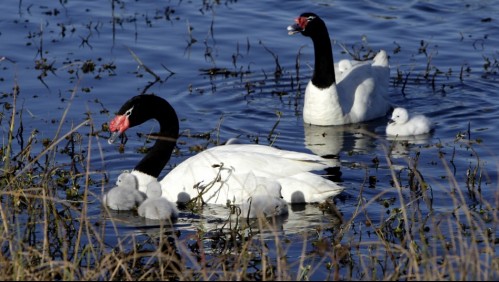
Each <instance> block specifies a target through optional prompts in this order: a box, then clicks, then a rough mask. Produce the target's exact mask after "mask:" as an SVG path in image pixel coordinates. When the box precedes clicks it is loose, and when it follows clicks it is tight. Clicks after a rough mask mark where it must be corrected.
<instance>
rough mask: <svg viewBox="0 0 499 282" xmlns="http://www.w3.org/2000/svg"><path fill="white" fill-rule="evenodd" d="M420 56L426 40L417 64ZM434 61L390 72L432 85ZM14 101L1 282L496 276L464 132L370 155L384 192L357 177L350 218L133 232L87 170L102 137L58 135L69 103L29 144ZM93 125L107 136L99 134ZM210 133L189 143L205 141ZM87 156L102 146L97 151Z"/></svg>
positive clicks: (86, 129)
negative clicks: (429, 161) (460, 165)
mask: <svg viewBox="0 0 499 282" xmlns="http://www.w3.org/2000/svg"><path fill="white" fill-rule="evenodd" d="M427 47H428V45H427V44H425V42H422V43H421V48H422V49H421V52H422V53H423V54H425V55H426V54H428V53H427V52H426V49H427ZM264 48H265V49H266V50H267V51H268V52H269V53H270V54H271V55H272V56H273V58H274V59H275V64H276V68H275V70H276V71H275V73H274V75H275V78H276V79H278V76H280V74H281V72H282V68H281V67H280V65H279V62H278V58H277V56H276V55H275V54H274V53H273V52H272V51H270V49H267V48H266V47H265V46H264ZM300 50H301V49H300ZM355 50H357V51H355ZM359 52H366V54H368V55H369V56H371V55H372V54H374V52H372V50H371V49H369V48H360V49H354V53H355V56H358V57H359V58H367V57H369V56H367V57H365V56H364V57H362V56H360V53H359ZM132 54H133V53H132ZM429 54H430V55H426V56H427V57H428V63H427V65H426V66H427V67H426V69H425V70H424V71H423V73H422V74H413V73H411V72H408V73H402V72H398V79H396V81H395V83H396V84H397V83H401V84H402V86H401V88H402V93H403V92H404V87H405V85H406V83H407V81H408V80H409V79H412V80H414V81H416V80H418V79H419V77H423V78H424V80H425V81H424V82H425V83H427V84H431V85H432V87H433V89H435V84H434V82H435V79H434V78H435V77H436V75H441V74H442V72H439V71H437V69H436V68H435V67H433V66H432V64H431V62H432V57H431V52H430V53H429ZM355 56H354V57H355ZM134 58H136V60H137V62H138V63H139V65H141V66H142V67H143V68H144V69H145V68H146V66H145V65H144V64H143V63H141V62H140V60H139V59H138V57H137V56H134ZM489 61H490V60H489ZM234 64H235V63H234ZM491 64H493V66H492V67H490V66H488V68H489V69H494V68H497V61H496V60H495V59H494V60H493V63H491ZM494 65H495V66H494ZM299 69H300V53H298V56H297V58H296V83H297V93H301V92H302V91H301V88H300V85H301V84H300V83H299V82H300V81H301V80H303V79H300V75H299ZM216 70H217V71H218V69H216ZM432 71H433V73H432ZM148 72H149V71H148ZM149 73H150V74H151V75H153V76H154V77H155V78H156V80H155V81H154V82H157V81H158V76H156V75H155V74H154V73H153V72H152V70H151V71H150V72H149ZM215 74H217V73H215ZM277 74H279V75H277ZM414 77H415V78H414ZM460 79H461V80H462V79H463V70H461V73H460ZM165 80H166V79H165ZM397 86H399V85H398V84H397ZM442 87H443V86H442ZM76 89H77V87H75V88H74V90H73V92H72V97H74V95H75V93H76V91H77V90H76ZM145 90H147V88H146V89H145ZM145 90H144V91H145ZM18 92H19V85H17V83H15V84H14V86H13V88H12V93H10V95H9V96H10V97H11V98H12V103H9V106H8V107H7V106H5V107H4V112H3V115H2V119H1V123H2V130H4V132H3V136H4V139H3V144H2V148H1V149H2V150H1V154H2V155H1V156H2V165H1V167H2V171H1V174H0V182H1V188H0V189H1V190H0V218H1V224H0V269H1V270H2V271H1V272H0V279H2V280H24V281H27V280H126V281H134V280H190V281H193V280H232V281H234V280H291V279H292V280H340V279H341V280H432V281H436V280H474V281H483V280H497V279H499V258H498V257H497V249H498V247H497V245H498V243H499V238H497V235H498V223H499V218H498V212H497V207H498V205H499V196H498V194H497V191H495V192H493V193H488V194H487V195H493V197H484V196H483V195H482V185H483V183H484V182H486V181H487V177H488V175H487V169H489V170H490V169H491V168H490V167H486V166H485V165H486V163H484V162H483V161H482V160H481V158H480V156H479V154H478V150H476V148H477V146H481V141H480V140H473V139H472V138H471V130H470V128H468V130H467V131H465V132H463V133H461V132H460V133H458V134H457V135H456V139H455V142H454V147H453V153H452V154H446V153H445V152H444V151H443V149H442V148H443V147H449V145H448V144H430V145H428V147H429V148H422V149H421V150H419V151H417V152H416V153H415V154H414V155H407V156H405V157H404V158H400V157H398V156H395V154H394V153H393V147H394V146H395V145H396V144H398V142H402V141H399V140H395V141H392V142H391V143H386V144H385V146H384V148H385V152H384V155H382V156H378V158H376V166H377V167H383V166H384V167H385V169H386V171H388V172H389V181H387V182H389V183H383V185H381V186H383V187H385V189H378V190H373V189H372V188H371V187H370V186H376V185H379V184H377V180H376V179H375V178H374V177H373V176H371V175H369V174H368V173H366V174H365V176H364V179H363V181H361V184H360V186H359V187H357V188H358V192H359V193H356V195H355V196H354V200H351V202H354V203H356V204H355V206H354V208H353V211H352V212H350V213H348V214H347V213H345V212H343V211H341V205H338V206H336V205H335V204H334V202H332V201H331V202H328V203H325V204H323V205H321V206H320V208H321V210H322V211H323V213H324V217H326V218H328V219H330V220H329V222H328V223H324V224H322V225H321V226H318V227H316V229H315V230H312V231H311V230H309V229H307V230H303V231H298V232H296V234H294V235H291V236H290V235H286V234H284V233H283V231H282V228H281V227H280V223H279V220H280V219H278V218H265V219H264V218H261V219H257V220H249V219H245V218H244V216H241V214H240V212H238V209H237V208H236V207H233V206H231V207H229V208H228V209H227V211H231V212H230V213H229V214H228V215H227V217H225V218H223V219H220V220H219V221H217V222H216V224H209V223H206V224H204V223H200V224H199V225H198V226H197V229H195V228H192V229H191V230H189V231H188V232H186V231H185V230H181V229H180V228H179V225H178V224H177V223H176V222H173V223H171V222H156V223H154V225H153V226H154V228H147V229H145V231H144V229H143V228H137V232H133V231H132V232H124V230H129V229H130V227H128V229H127V228H123V226H126V221H127V220H129V219H130V218H134V217H137V215H136V214H135V213H134V212H130V213H124V214H123V213H116V212H113V211H110V210H108V209H107V208H106V207H105V206H101V205H100V197H101V195H102V193H103V191H104V189H105V187H106V185H107V184H108V181H109V179H108V177H107V173H106V172H102V171H95V170H93V169H92V166H91V164H90V159H91V156H90V154H91V152H95V151H98V152H100V151H101V150H100V149H99V142H98V140H99V138H101V137H100V134H101V132H99V131H96V130H95V128H98V127H97V126H95V125H94V124H93V120H92V118H91V116H89V117H88V118H87V119H86V120H84V121H83V122H82V123H80V124H78V125H75V126H73V127H72V128H71V129H70V130H68V131H67V132H65V133H63V132H62V125H63V124H64V121H65V117H66V114H67V112H68V111H69V108H70V106H71V100H72V99H70V100H69V102H68V108H67V109H66V111H65V112H64V115H63V117H62V118H61V121H60V125H59V127H58V130H57V132H56V134H55V136H54V137H53V138H52V140H48V139H43V140H38V139H37V132H36V131H34V132H30V133H26V132H24V130H23V122H22V112H23V111H22V109H18V106H17V96H18ZM297 96H298V94H297ZM280 117H281V116H280V113H277V119H276V122H275V124H274V126H273V127H272V128H271V129H270V132H269V134H268V138H267V139H268V141H269V142H273V141H275V138H277V136H278V135H277V133H276V132H274V131H275V129H276V127H277V126H278V124H279V121H280ZM221 122H222V118H221V120H220V123H221ZM220 123H219V125H218V128H217V130H215V134H216V141H214V142H212V141H210V140H207V141H206V143H209V144H211V143H216V144H218V143H219V136H218V131H219V128H220ZM4 125H5V126H4ZM99 128H102V130H104V131H105V129H106V126H100V127H99ZM212 133H213V132H210V133H208V134H203V135H202V136H194V135H193V137H192V138H203V139H206V138H208V139H210V138H211V135H212ZM373 137H375V138H379V137H377V136H373ZM25 139H26V140H27V141H26V142H25ZM37 143H41V146H40V145H37ZM402 143H403V142H402ZM206 146H208V145H206ZM206 146H202V148H199V149H195V148H194V149H192V150H193V151H195V150H202V149H205V148H206ZM403 146H410V144H405V143H404V145H403ZM94 147H97V150H92V148H94ZM459 153H461V154H463V153H466V154H468V155H471V156H472V157H471V160H470V161H469V165H468V167H467V169H466V171H456V166H455V164H454V161H455V156H456V154H459ZM101 154H102V153H101ZM430 154H431V156H428V155H430ZM435 156H436V158H437V159H438V161H439V162H438V163H437V164H435V166H438V167H440V168H442V170H443V171H444V175H443V176H442V179H443V181H442V179H440V180H435V179H432V178H431V177H430V176H429V175H427V174H426V170H425V168H424V167H421V166H420V164H421V162H422V159H425V158H429V157H431V158H433V157H435ZM101 159H102V160H103V159H104V158H103V157H102V156H101ZM373 162H374V160H373ZM488 165H489V166H493V165H494V164H490V163H489V164H488ZM220 167H223V164H221V165H220ZM432 175H433V174H432ZM379 181H386V180H383V179H382V180H379ZM490 182H491V181H488V183H490ZM492 183H494V181H492ZM99 188H100V191H99ZM201 188H203V187H200V189H201ZM204 188H206V187H204ZM492 189H497V187H495V188H492ZM201 190H202V189H201ZM436 190H438V191H439V192H438V194H445V195H447V199H446V202H448V203H452V205H451V206H449V207H447V208H443V207H440V206H439V209H435V208H434V207H433V203H434V201H437V200H438V198H436V196H435V194H437V192H436ZM373 191H375V192H374V193H375V194H374V196H373ZM368 194H370V195H369V196H367V195H368ZM373 205H382V206H383V208H384V209H385V210H386V213H379V214H378V213H375V214H373V212H372V211H379V210H382V209H381V208H378V207H374V208H373V207H372V206H373ZM96 209H99V211H98V212H96V211H95V210H96ZM202 209H203V206H202V205H193V206H192V207H183V209H182V215H184V216H185V217H187V218H190V217H196V216H197V217H199V214H200V213H202ZM96 214H97V215H96ZM203 220H204V219H201V220H200V221H201V222H202V221H203ZM281 220H282V219H281ZM284 220H285V219H284ZM140 227H142V226H140ZM132 229H133V227H132ZM297 253H298V255H296V254H297ZM291 254H294V255H291Z"/></svg>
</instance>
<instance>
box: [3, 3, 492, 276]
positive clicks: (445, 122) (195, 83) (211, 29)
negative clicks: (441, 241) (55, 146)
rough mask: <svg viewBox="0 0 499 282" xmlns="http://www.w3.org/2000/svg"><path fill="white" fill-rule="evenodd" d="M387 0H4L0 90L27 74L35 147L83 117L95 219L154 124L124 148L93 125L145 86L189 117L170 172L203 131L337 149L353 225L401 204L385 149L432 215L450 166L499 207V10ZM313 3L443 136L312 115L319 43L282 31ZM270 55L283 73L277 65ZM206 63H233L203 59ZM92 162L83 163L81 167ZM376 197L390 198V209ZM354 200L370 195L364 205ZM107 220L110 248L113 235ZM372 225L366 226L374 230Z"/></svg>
mask: <svg viewBox="0 0 499 282" xmlns="http://www.w3.org/2000/svg"><path fill="white" fill-rule="evenodd" d="M379 2H380V1H284V2H283V1H202V2H201V1H161V2H157V1H115V2H114V4H115V6H114V10H113V9H112V5H111V2H110V1H71V0H69V1H52V2H51V3H43V4H40V3H39V2H38V1H17V2H15V1H11V2H10V3H9V4H4V5H3V12H4V16H3V17H2V19H1V20H0V40H1V42H2V43H1V44H0V57H5V58H4V59H3V60H2V61H0V67H1V69H0V78H1V79H0V91H1V92H2V93H5V94H9V93H12V88H13V86H14V85H15V84H17V85H19V87H20V93H19V96H18V97H17V103H16V105H17V111H18V113H20V114H18V116H19V115H22V125H23V129H24V135H25V137H24V138H25V139H27V137H28V136H29V134H30V133H31V132H32V131H33V130H35V129H36V130H38V132H37V133H36V139H37V140H38V141H39V142H37V143H36V144H35V145H34V146H35V147H34V149H33V150H34V151H36V152H42V150H43V146H42V145H41V143H42V142H41V141H42V140H43V139H45V138H48V139H51V140H52V139H56V138H59V137H61V136H62V135H63V134H65V133H66V132H68V131H70V130H71V129H72V128H74V127H75V126H77V125H79V124H81V123H83V122H84V121H85V119H86V118H88V117H90V119H91V120H90V121H89V122H88V123H87V124H85V125H84V126H83V127H81V128H80V129H78V133H80V135H81V137H82V138H83V139H82V142H81V147H79V149H81V150H83V151H84V152H85V154H86V153H88V152H89V155H87V156H86V157H89V160H90V162H89V164H90V167H89V170H90V171H92V172H94V174H93V175H94V176H93V179H94V180H95V182H94V183H93V184H91V185H90V186H89V187H88V189H89V191H90V193H91V195H90V197H91V204H90V205H89V207H90V208H89V211H88V213H89V215H90V216H91V217H93V218H95V220H97V221H98V220H102V221H104V222H107V221H108V220H107V219H108V218H109V216H110V215H107V214H103V211H102V208H101V205H100V202H99V201H98V199H99V197H100V196H101V195H102V192H103V191H104V190H105V189H106V188H107V187H108V186H109V184H108V183H106V182H105V180H106V179H109V180H110V183H114V181H115V179H116V177H117V175H118V174H119V173H120V172H121V171H122V170H125V169H131V168H133V166H134V165H135V164H136V163H137V162H138V161H139V160H140V158H141V157H142V155H141V154H139V153H137V150H138V148H139V147H142V146H144V145H145V144H146V140H145V139H144V138H143V137H142V138H139V137H138V136H137V135H136V134H135V133H138V132H141V133H149V132H151V131H154V130H155V129H157V128H155V126H156V125H155V124H154V123H147V124H146V125H144V126H142V127H141V128H137V129H132V130H130V132H129V134H128V136H129V140H128V142H127V144H126V147H125V150H124V152H123V153H120V152H119V150H118V148H117V146H111V145H108V144H107V142H106V138H107V137H108V134H106V133H101V134H100V135H98V136H93V137H91V138H89V136H88V134H89V133H90V132H92V130H99V129H100V128H101V126H102V125H103V124H105V123H107V122H108V121H109V120H110V119H111V118H112V116H113V113H114V112H115V111H117V110H118V108H119V107H120V106H121V104H122V103H123V102H124V101H125V100H127V99H128V98H130V97H132V96H134V95H137V94H139V93H141V92H142V91H144V90H146V92H147V93H154V94H156V95H159V96H162V97H164V98H166V99H168V101H170V103H171V104H172V105H173V106H174V107H175V109H176V111H177V113H178V115H179V118H180V120H181V122H180V127H181V131H182V132H183V133H184V134H183V136H182V137H181V138H180V140H179V143H178V149H179V150H178V152H177V154H175V155H174V156H173V157H172V159H171V160H170V162H169V164H168V165H167V167H166V168H165V170H164V174H166V173H168V171H169V170H170V169H171V168H172V167H173V166H175V165H176V164H178V163H180V162H182V161H183V160H185V159H186V158H188V157H189V156H191V155H193V154H195V152H193V151H191V150H190V149H189V148H191V147H192V146H194V145H201V146H213V145H214V144H213V143H214V142H210V141H208V140H207V139H203V138H196V137H195V136H196V135H200V134H205V133H207V134H209V135H210V136H211V138H212V139H211V141H217V140H219V141H220V142H223V141H225V140H227V139H229V138H231V137H240V138H241V139H243V140H244V141H246V142H258V143H260V144H269V145H270V144H272V145H273V146H276V147H279V148H283V149H290V150H296V151H302V152H313V153H316V154H335V155H338V164H339V166H340V167H341V168H340V169H341V172H342V175H341V177H340V179H339V181H341V183H342V185H344V186H345V187H346V190H345V191H344V192H343V193H342V194H341V195H340V196H339V197H337V199H336V205H337V209H338V210H339V211H340V212H341V213H342V215H343V218H344V219H345V220H346V221H348V220H350V219H352V220H353V223H354V224H357V226H362V225H363V223H364V222H365V221H366V219H367V218H369V219H370V220H372V221H373V222H374V223H375V224H379V223H382V222H383V221H384V220H386V218H387V216H388V215H387V213H389V211H390V210H391V209H392V208H394V207H397V206H398V205H400V204H401V203H400V201H399V196H398V192H397V191H396V189H395V188H394V187H393V186H392V184H391V179H392V174H391V170H390V165H389V164H388V162H387V158H386V155H387V153H388V152H389V151H391V161H392V162H393V166H392V167H393V168H394V171H395V173H398V175H399V177H400V179H399V180H400V181H401V186H402V187H403V188H406V189H403V191H402V194H403V197H404V198H405V201H406V203H407V202H411V201H412V203H413V204H414V201H416V202H418V203H419V205H421V206H420V207H419V208H420V209H421V211H420V212H422V214H428V213H429V211H430V206H431V209H433V210H434V211H436V212H442V213H445V212H448V211H450V210H451V209H452V207H453V206H454V203H453V202H452V201H451V200H450V197H449V193H450V191H452V190H453V189H454V188H455V187H454V186H455V185H454V183H453V182H452V180H451V178H455V179H456V180H457V183H458V185H457V189H460V190H461V191H462V193H464V194H465V202H466V203H467V204H468V205H469V206H470V207H472V208H475V207H477V208H480V207H483V206H487V204H486V203H489V204H491V205H492V206H495V207H497V202H498V200H497V199H498V195H497V187H498V181H497V178H498V177H497V171H498V167H497V164H498V162H497V154H496V151H497V149H499V145H498V143H497V142H496V140H497V138H498V135H497V132H498V129H499V128H498V125H497V124H498V123H497V120H498V119H499V109H498V106H499V102H498V101H499V100H498V99H496V94H497V81H498V79H499V76H498V71H499V63H498V61H497V58H498V56H499V53H498V49H497V46H499V28H498V18H497V15H498V14H499V6H498V5H496V3H495V1H457V0H456V1H406V2H404V3H400V1H383V3H379ZM305 11H313V12H316V13H317V14H319V15H320V16H321V17H322V18H324V20H325V21H326V24H327V26H328V29H329V32H330V36H331V40H332V42H333V51H334V57H335V60H338V61H339V60H340V59H343V58H350V57H349V55H348V54H346V53H345V52H343V48H346V49H347V50H349V51H351V52H352V50H361V49H360V47H361V46H364V47H366V46H367V47H368V48H371V49H372V50H374V51H377V50H379V49H384V50H386V51H387V53H388V55H389V56H390V66H391V83H390V90H389V91H390V93H389V95H390V97H391V99H392V101H393V103H394V105H401V106H404V107H407V108H409V109H410V111H411V112H414V113H423V114H426V115H427V116H429V117H430V118H432V119H433V120H434V121H435V122H436V129H435V132H434V133H433V134H431V135H429V136H424V137H422V138H420V139H419V140H409V141H410V144H409V145H404V144H401V143H400V142H393V141H392V140H387V138H386V136H385V134H384V127H385V126H386V121H387V120H386V119H384V118H382V119H379V120H375V121H372V122H368V123H364V124H357V125H351V126H343V127H325V128H324V127H322V128H317V127H309V126H305V127H304V125H303V123H302V116H301V110H302V105H303V91H304V89H305V86H306V83H307V82H308V79H309V78H310V76H311V71H312V69H311V68H312V66H313V48H312V43H311V41H310V39H308V38H305V37H303V36H301V35H295V36H289V35H288V34H287V31H286V27H287V26H288V25H290V24H292V23H293V20H294V18H295V17H297V16H298V15H299V14H301V13H302V12H305ZM113 17H114V18H113ZM113 19H114V20H113ZM342 46H343V47H342ZM132 52H133V54H135V55H136V56H137V58H139V59H140V61H141V62H142V63H143V64H144V65H146V66H147V67H148V68H149V69H151V70H152V71H153V72H154V73H155V74H156V75H158V76H159V77H160V78H161V81H160V82H157V83H155V84H153V85H152V86H151V87H149V85H150V83H151V82H152V81H154V77H153V76H152V75H151V74H149V73H148V72H146V71H145V70H144V68H140V67H139V63H138V62H137V60H136V58H134V55H132ZM298 54H299V58H300V65H299V75H298V74H297V69H296V60H297V56H298ZM361 54H365V53H361ZM40 60H46V61H45V67H46V71H45V72H43V70H41V69H40V68H37V67H36V66H37V63H36V62H37V61H40ZM87 60H90V61H92V62H94V63H95V69H94V70H93V71H90V72H87V73H85V72H84V71H83V69H82V66H83V64H84V62H85V61H87ZM277 66H279V67H280V68H281V70H282V74H281V75H279V76H276V75H275V71H276V68H277ZM211 68H225V69H227V70H228V71H230V72H232V74H230V75H222V74H219V75H209V74H207V73H206V72H205V71H204V70H207V69H211ZM0 102H1V103H2V104H3V105H5V104H7V103H10V104H11V103H13V98H12V95H2V97H1V98H0ZM2 112H3V114H4V117H3V118H2V120H1V125H2V134H3V136H4V137H3V139H4V140H5V138H6V136H7V135H6V133H7V130H8V119H7V118H6V117H7V116H9V115H10V110H9V109H7V108H5V107H4V108H3V110H2ZM277 112H279V113H280V119H279V118H278V115H277V114H276V113H277ZM278 120H279V123H278V126H277V127H276V130H275V131H274V132H272V133H273V134H272V135H271V136H269V133H270V132H271V129H272V128H273V126H274V124H275V123H276V122H277V121H278ZM58 130H59V131H58ZM324 133H326V134H324ZM324 136H326V137H324ZM470 140H471V141H473V142H472V145H469V144H470V143H469V142H468V141H470ZM63 144H65V143H61V145H60V147H63V146H64V145H63ZM314 144H315V145H314ZM391 147H393V149H390V148H391ZM89 148H90V150H88V149H89ZM77 149H78V148H77ZM418 155H419V160H418V165H417V169H418V170H419V171H420V173H421V174H422V175H423V176H424V178H425V181H426V182H427V183H428V185H429V186H430V187H431V190H432V193H431V197H432V203H431V205H428V204H423V202H422V201H423V200H422V198H421V197H420V198H417V199H416V200H415V199H414V197H413V195H412V193H411V191H409V189H408V187H409V184H408V169H407V168H408V166H409V163H410V162H411V161H414V159H415V158H416V156H418ZM375 159H377V160H378V162H374V161H373V160H375ZM451 160H452V162H451ZM57 162H58V163H60V165H61V166H65V165H67V163H68V162H69V160H68V159H67V156H66V157H65V156H60V157H59V159H57ZM85 165H86V163H83V162H82V163H77V166H78V168H79V169H80V171H84V170H85ZM445 165H449V166H450V169H449V171H448V170H447V169H446V167H445ZM477 167H478V170H479V172H480V173H481V175H482V176H483V177H482V179H481V181H480V191H479V192H480V193H479V195H478V197H473V196H472V195H471V194H469V193H468V192H467V191H468V189H467V188H466V186H465V179H466V174H465V173H466V170H467V169H474V168H477ZM369 179H375V181H374V182H371V183H370V182H369ZM81 189H83V188H81ZM63 190H64V189H61V191H63ZM80 192H81V191H80ZM360 195H361V198H360V199H359V196H360ZM61 197H64V193H62V192H61ZM378 197H379V198H381V199H394V202H392V205H390V206H389V208H386V207H384V206H383V205H382V204H381V201H376V199H378ZM359 200H362V201H366V202H368V203H369V204H368V205H367V206H365V210H364V211H363V213H362V214H359V215H357V214H355V213H356V207H357V205H358V202H359ZM371 200H373V201H374V203H370V202H369V201H371ZM420 201H421V202H420ZM495 212H496V211H495ZM226 213H227V209H225V208H223V207H207V208H206V209H205V210H203V212H202V213H201V214H200V215H192V214H190V213H189V212H188V211H184V212H183V213H182V214H181V218H180V219H179V220H178V222H177V223H176V225H175V226H174V229H175V228H176V229H177V230H180V231H182V232H183V233H182V237H181V238H185V237H183V236H187V235H186V234H190V233H192V232H194V231H195V230H196V229H197V228H199V227H200V226H203V228H215V227H217V226H218V225H217V224H216V223H217V222H218V221H216V220H213V221H210V219H211V218H215V219H216V218H225V217H226V216H227V214H226ZM354 214H355V217H354ZM111 216H121V217H120V219H121V220H122V221H119V222H120V224H119V225H118V227H117V228H118V232H119V233H120V234H121V233H123V234H142V233H143V232H146V233H147V232H150V231H151V230H155V229H151V228H146V227H144V226H147V225H148V224H147V223H146V222H144V221H143V220H142V219H141V218H139V217H138V216H136V215H134V214H132V213H128V214H125V215H123V214H122V215H116V214H114V215H113V214H111ZM334 221H335V217H334V216H332V215H330V214H328V213H325V214H324V213H323V212H322V211H321V210H319V207H318V206H316V205H307V206H306V207H303V210H300V211H292V212H291V213H290V215H289V217H288V218H284V219H282V221H281V222H279V228H280V229H281V230H282V232H281V233H280V235H279V236H282V237H289V238H292V239H296V238H301V237H300V236H301V235H302V234H309V235H308V236H311V237H312V238H315V239H316V236H318V235H317V232H316V229H317V227H318V226H327V225H330V224H332V223H331V222H334ZM213 222H215V224H213ZM153 225H154V224H153ZM156 225H157V224H156ZM156 225H154V226H156ZM333 225H334V224H333ZM206 226H208V227H206ZM106 228H107V229H104V230H105V233H106V234H107V235H106V238H107V240H109V244H110V245H112V244H113V240H115V238H114V237H115V236H116V234H115V233H114V229H113V228H111V227H106ZM363 228H365V229H366V230H365V231H364V229H362V230H359V231H358V232H360V234H364V232H369V231H371V232H372V230H368V229H369V228H368V227H365V226H364V227H363ZM121 231H124V232H121ZM323 232H324V234H325V235H327V234H330V233H327V231H323ZM352 233H353V232H351V233H350V234H352ZM324 234H323V235H324ZM364 235H365V234H364ZM496 235H497V233H496ZM271 237H272V236H271ZM363 240H367V241H369V239H363ZM364 242H365V241H364ZM307 248H309V249H312V248H313V247H311V246H307ZM289 249H290V251H289V253H288V259H289V260H290V261H297V260H299V256H300V254H301V251H302V245H301V244H299V246H296V248H295V247H294V246H293V247H290V248H289ZM319 257H320V256H319ZM322 275H326V274H325V273H324V272H323V271H322V270H320V271H317V274H316V276H315V277H314V278H316V279H324V278H323V277H324V276H322Z"/></svg>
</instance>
